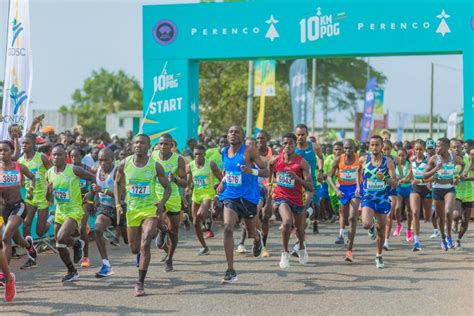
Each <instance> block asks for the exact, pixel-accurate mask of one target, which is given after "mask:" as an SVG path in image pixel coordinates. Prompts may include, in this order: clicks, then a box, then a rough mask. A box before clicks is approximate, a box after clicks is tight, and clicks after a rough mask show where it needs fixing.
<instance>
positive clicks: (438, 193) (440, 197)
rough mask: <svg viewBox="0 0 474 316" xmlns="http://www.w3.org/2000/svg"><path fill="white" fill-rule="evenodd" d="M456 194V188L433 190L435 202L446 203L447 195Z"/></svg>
mask: <svg viewBox="0 0 474 316" xmlns="http://www.w3.org/2000/svg"><path fill="white" fill-rule="evenodd" d="M455 192H456V191H455V190H454V187H452V188H449V189H441V188H433V200H435V201H444V197H445V196H446V194H448V193H455Z"/></svg>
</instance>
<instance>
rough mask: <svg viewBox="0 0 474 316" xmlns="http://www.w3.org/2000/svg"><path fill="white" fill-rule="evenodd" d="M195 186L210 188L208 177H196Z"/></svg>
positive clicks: (194, 178) (194, 179)
mask: <svg viewBox="0 0 474 316" xmlns="http://www.w3.org/2000/svg"><path fill="white" fill-rule="evenodd" d="M193 182H194V186H195V187H197V188H204V187H207V186H208V183H207V177H206V176H195V177H193Z"/></svg>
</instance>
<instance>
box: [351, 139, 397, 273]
mask: <svg viewBox="0 0 474 316" xmlns="http://www.w3.org/2000/svg"><path fill="white" fill-rule="evenodd" d="M369 151H370V153H369V154H368V155H367V156H365V157H361V158H360V159H359V168H358V176H357V188H356V196H357V195H359V192H360V187H359V185H360V180H361V179H362V183H363V195H362V223H363V226H364V229H368V235H369V237H370V239H372V240H375V239H376V238H377V237H378V238H377V254H376V255H375V266H376V267H377V268H378V269H383V268H384V266H385V264H384V261H383V258H382V251H383V245H384V242H385V226H386V223H387V214H389V213H390V210H391V206H390V199H389V195H388V194H389V189H388V186H390V187H392V188H395V187H396V186H397V180H396V176H395V168H394V164H393V162H392V160H391V159H390V158H387V157H386V156H385V155H383V154H382V138H381V137H380V136H378V135H374V136H372V137H371V138H370V142H369ZM374 216H375V219H376V223H374V222H373V219H374Z"/></svg>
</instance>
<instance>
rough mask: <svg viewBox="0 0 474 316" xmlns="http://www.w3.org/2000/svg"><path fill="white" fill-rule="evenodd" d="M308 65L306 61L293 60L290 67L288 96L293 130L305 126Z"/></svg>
mask: <svg viewBox="0 0 474 316" xmlns="http://www.w3.org/2000/svg"><path fill="white" fill-rule="evenodd" d="M307 93H308V64H307V62H306V59H297V60H295V61H294V62H293V63H292V64H291V67H290V96H291V113H292V115H293V128H295V127H296V125H298V124H300V123H304V124H306V121H307V112H308V111H307V110H308V102H307V101H308V98H307Z"/></svg>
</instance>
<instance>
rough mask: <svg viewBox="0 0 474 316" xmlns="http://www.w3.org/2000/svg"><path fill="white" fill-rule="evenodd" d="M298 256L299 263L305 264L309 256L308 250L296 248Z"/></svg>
mask: <svg viewBox="0 0 474 316" xmlns="http://www.w3.org/2000/svg"><path fill="white" fill-rule="evenodd" d="M298 258H299V261H300V264H307V263H308V261H309V256H308V252H307V251H306V248H305V249H301V250H298Z"/></svg>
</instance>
